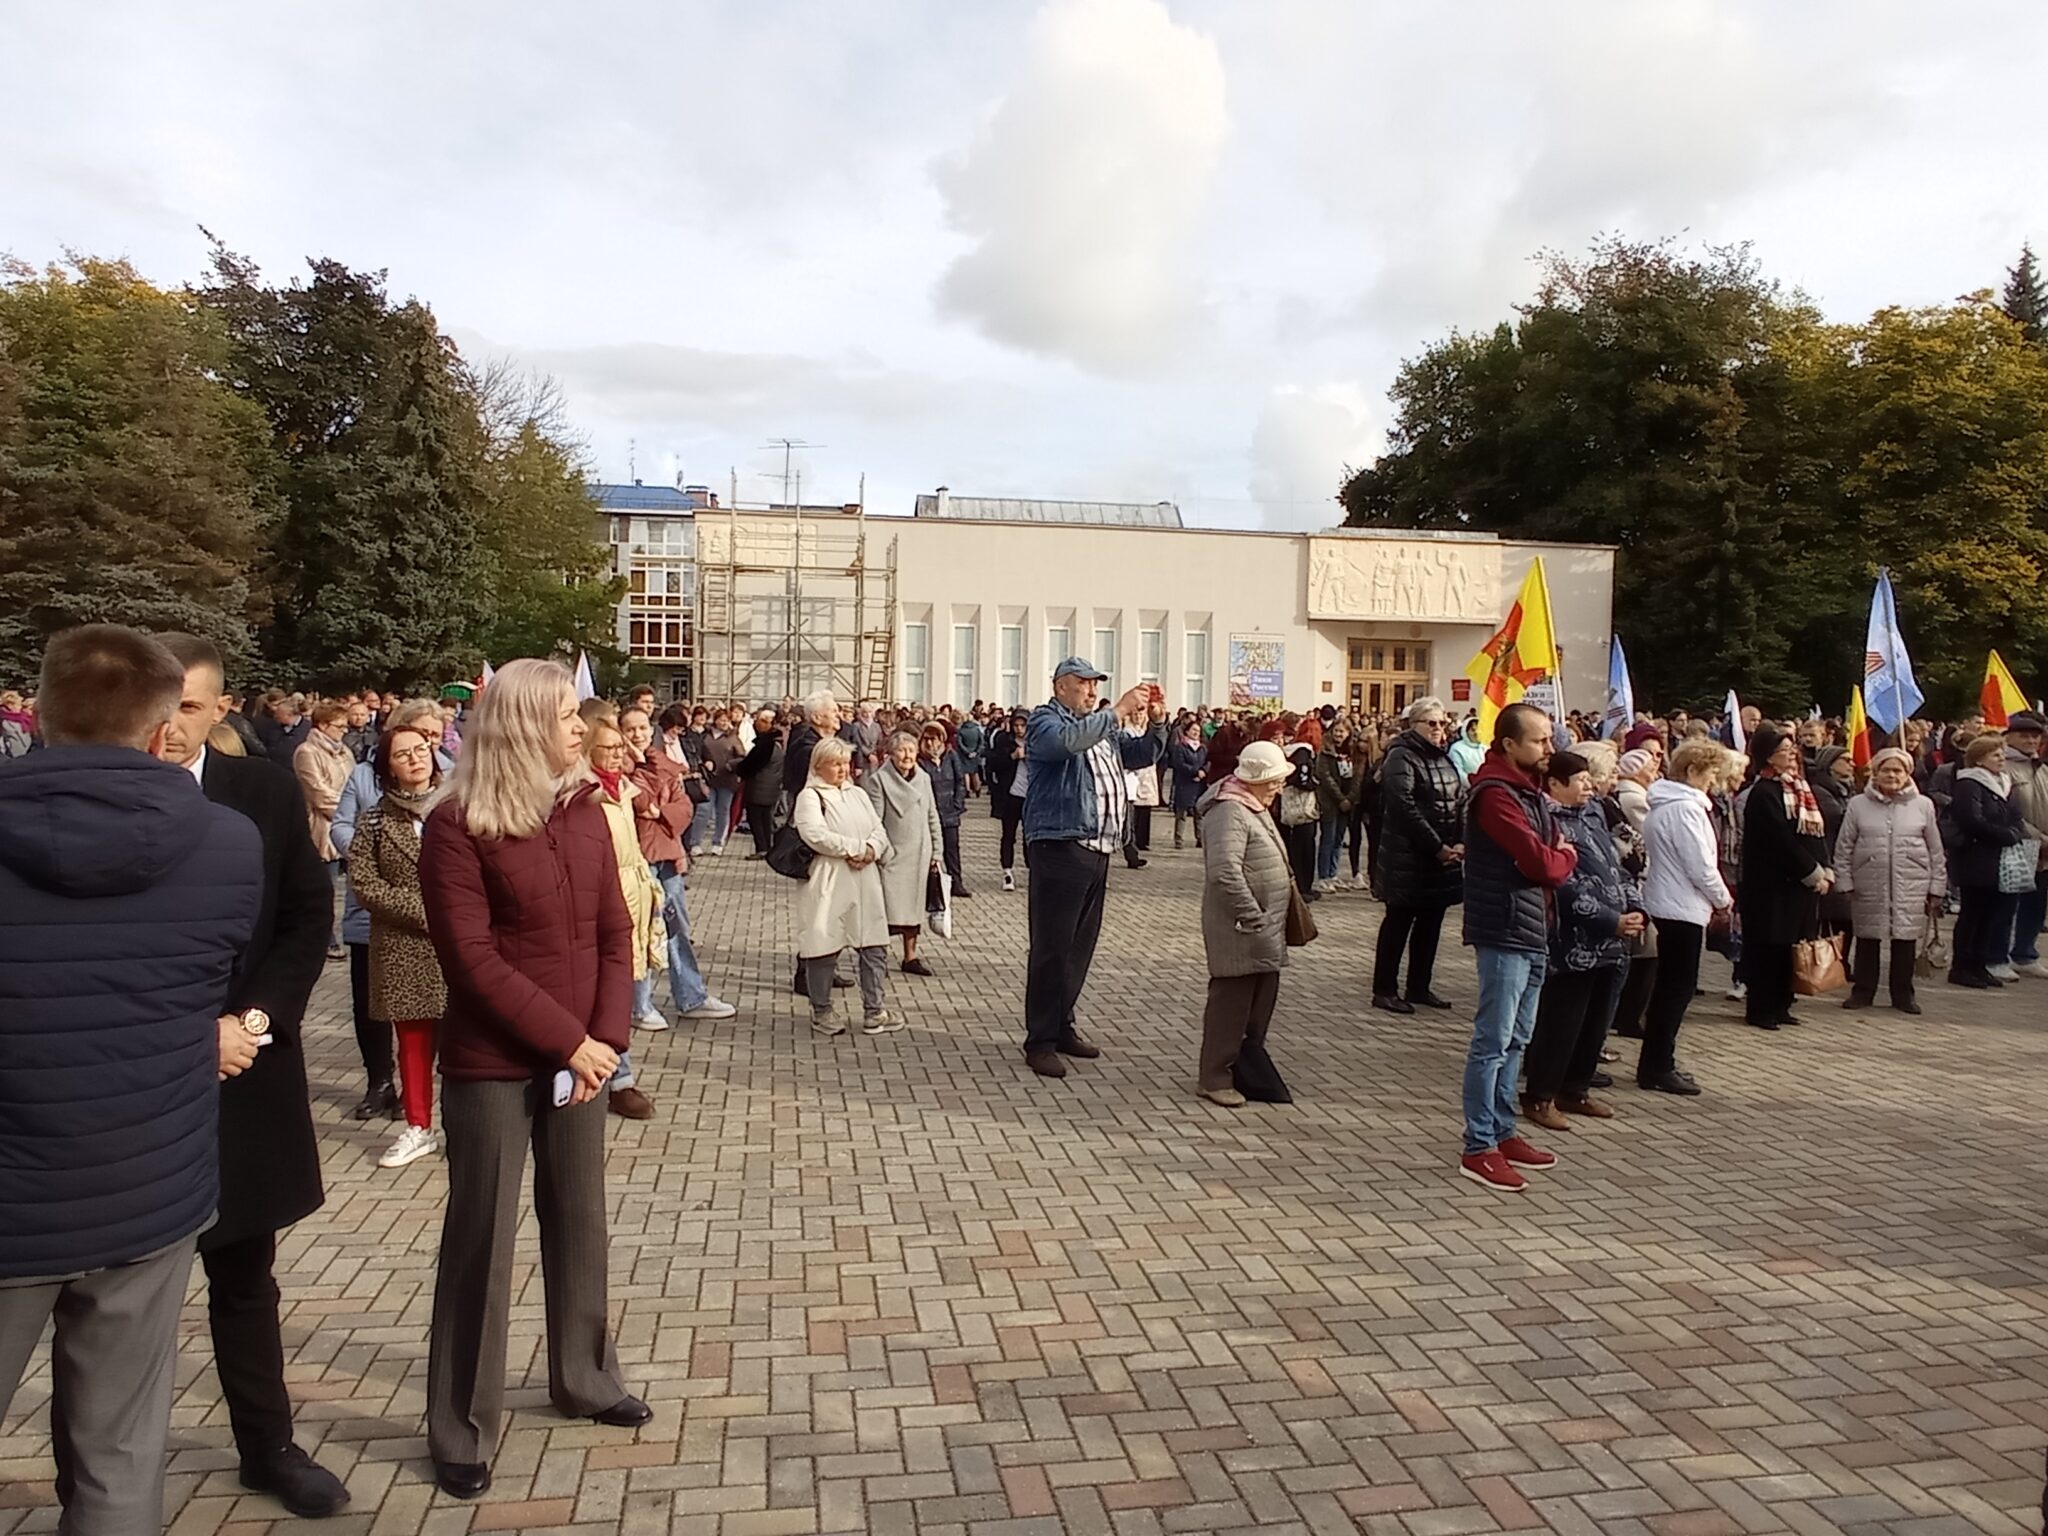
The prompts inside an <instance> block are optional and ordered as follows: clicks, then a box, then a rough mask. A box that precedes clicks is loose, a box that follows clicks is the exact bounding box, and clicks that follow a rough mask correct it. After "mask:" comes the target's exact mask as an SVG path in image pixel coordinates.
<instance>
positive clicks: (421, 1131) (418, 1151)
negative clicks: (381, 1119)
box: [377, 1125, 441, 1168]
mask: <svg viewBox="0 0 2048 1536" xmlns="http://www.w3.org/2000/svg"><path fill="white" fill-rule="evenodd" d="M440 1150H441V1143H440V1142H439V1141H437V1140H435V1138H434V1133H433V1132H432V1131H430V1130H428V1129H427V1128H426V1127H425V1126H423V1125H408V1126H407V1127H406V1128H405V1129H404V1130H402V1131H400V1132H399V1133H398V1139H397V1140H396V1141H394V1142H392V1143H391V1145H390V1146H389V1147H387V1148H386V1149H385V1151H384V1155H383V1156H382V1157H380V1158H378V1159H377V1166H378V1167H379V1168H403V1167H404V1166H405V1165H406V1164H407V1163H416V1162H418V1161H419V1160H420V1159H421V1158H423V1157H431V1156H433V1155H434V1154H435V1153H436V1152H438V1151H440Z"/></svg>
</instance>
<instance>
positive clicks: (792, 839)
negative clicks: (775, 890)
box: [768, 800, 824, 880]
mask: <svg viewBox="0 0 2048 1536" xmlns="http://www.w3.org/2000/svg"><path fill="white" fill-rule="evenodd" d="M819 804H820V806H821V807H822V805H823V804H824V802H823V801H822V800H820V801H819ZM817 856H818V855H817V852H816V851H815V850H814V849H813V848H812V847H811V845H810V844H809V843H807V842H805V841H804V840H803V834H801V833H800V832H798V831H797V829H796V814H795V808H794V807H791V813H790V818H789V820H788V821H785V822H784V823H783V824H782V825H781V826H780V827H778V828H776V830H775V841H774V842H772V843H770V844H769V845H768V867H769V868H770V869H772V870H774V871H775V873H777V874H778V875H786V876H788V877H789V878H790V879H792V880H808V879H810V878H811V860H813V859H815V858H816V857H817Z"/></svg>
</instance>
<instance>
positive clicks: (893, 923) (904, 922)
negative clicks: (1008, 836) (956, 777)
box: [862, 731, 944, 976]
mask: <svg viewBox="0 0 2048 1536" xmlns="http://www.w3.org/2000/svg"><path fill="white" fill-rule="evenodd" d="M887 758H888V760H887V761H886V762H884V763H883V764H882V766H881V767H879V768H877V769H876V770H875V771H874V772H873V773H870V774H869V775H868V776H867V778H866V779H864V780H863V781H862V783H863V785H864V786H865V787H866V789H867V792H868V796H869V798H870V799H872V800H873V801H874V805H875V814H876V815H878V816H879V817H881V819H882V831H883V832H884V833H886V834H887V835H888V838H889V846H890V848H891V850H892V852H891V854H890V856H889V861H888V865H887V867H886V868H885V869H883V871H882V899H883V901H884V903H885V904H886V906H887V907H888V911H889V931H890V932H891V933H893V934H896V935H897V936H899V937H900V938H901V939H902V940H903V974H904V975H906V976H929V975H931V973H932V968H931V967H930V966H929V965H926V964H925V963H924V961H922V960H920V959H918V957H917V936H918V934H919V933H920V932H922V931H923V929H924V913H925V901H924V898H925V886H926V882H927V881H929V880H930V878H931V877H932V875H934V874H936V873H937V872H938V868H939V849H940V847H941V846H942V844H943V842H944V833H943V832H942V831H941V829H940V826H939V802H938V797H937V796H936V795H934V794H933V792H932V776H931V775H930V774H928V773H926V772H925V771H924V770H923V769H922V768H920V767H918V760H917V738H916V737H915V736H913V735H911V734H910V732H908V731H898V732H897V733H896V734H895V735H894V736H891V737H890V738H889V743H888V747H887Z"/></svg>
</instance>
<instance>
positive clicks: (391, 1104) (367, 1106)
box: [349, 1082, 398, 1120]
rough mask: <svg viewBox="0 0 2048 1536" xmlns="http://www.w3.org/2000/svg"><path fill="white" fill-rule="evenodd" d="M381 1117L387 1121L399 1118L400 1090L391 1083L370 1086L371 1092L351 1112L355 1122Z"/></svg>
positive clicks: (350, 1114) (350, 1115)
mask: <svg viewBox="0 0 2048 1536" xmlns="http://www.w3.org/2000/svg"><path fill="white" fill-rule="evenodd" d="M379 1116H382V1117H383V1118H384V1119H386V1120H396V1119H397V1118H398V1089H397V1088H396V1087H395V1086H393V1085H392V1084H391V1083H389V1082H383V1083H372V1084H370V1090H369V1092H367V1093H365V1094H364V1095H363V1096H362V1098H361V1099H360V1100H358V1101H357V1103H356V1107H355V1108H354V1109H352V1110H350V1111H349V1117H350V1118H351V1119H354V1120H375V1119H377V1118H378V1117H379Z"/></svg>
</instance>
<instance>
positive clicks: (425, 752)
mask: <svg viewBox="0 0 2048 1536" xmlns="http://www.w3.org/2000/svg"><path fill="white" fill-rule="evenodd" d="M433 760H434V749H433V748H432V747H400V748H399V749H398V750H397V751H396V752H393V753H392V754H391V761H393V762H394V763H430V762H432V761H433Z"/></svg>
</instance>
